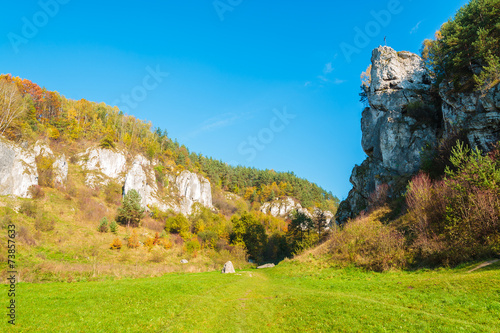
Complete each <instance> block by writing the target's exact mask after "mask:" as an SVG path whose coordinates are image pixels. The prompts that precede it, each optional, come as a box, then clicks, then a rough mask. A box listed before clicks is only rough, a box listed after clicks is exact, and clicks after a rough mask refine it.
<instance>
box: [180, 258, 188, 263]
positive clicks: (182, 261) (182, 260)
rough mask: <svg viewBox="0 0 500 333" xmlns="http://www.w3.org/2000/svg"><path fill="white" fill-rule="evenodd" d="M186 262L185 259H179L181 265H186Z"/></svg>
mask: <svg viewBox="0 0 500 333" xmlns="http://www.w3.org/2000/svg"><path fill="white" fill-rule="evenodd" d="M188 262H189V261H187V259H181V264H187V263H188Z"/></svg>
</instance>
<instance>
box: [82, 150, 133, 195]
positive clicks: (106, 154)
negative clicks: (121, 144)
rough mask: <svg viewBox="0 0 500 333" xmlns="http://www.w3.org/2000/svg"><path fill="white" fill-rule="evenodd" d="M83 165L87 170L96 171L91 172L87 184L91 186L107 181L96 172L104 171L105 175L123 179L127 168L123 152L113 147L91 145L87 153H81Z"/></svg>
mask: <svg viewBox="0 0 500 333" xmlns="http://www.w3.org/2000/svg"><path fill="white" fill-rule="evenodd" d="M78 157H79V158H80V161H78V164H79V165H81V166H82V167H83V168H84V169H85V170H87V171H91V172H94V173H89V174H88V175H87V179H86V180H85V182H86V184H87V185H88V186H90V187H95V186H96V185H98V183H99V182H102V183H104V184H105V183H106V182H107V181H106V179H101V177H98V176H97V175H96V174H95V173H102V174H103V175H104V176H106V177H109V178H113V179H117V180H119V181H121V180H123V173H124V172H125V168H126V162H127V160H126V158H125V154H124V153H123V152H119V151H118V152H117V151H113V150H111V149H104V148H97V147H91V148H88V149H87V150H86V151H85V153H82V154H79V155H78Z"/></svg>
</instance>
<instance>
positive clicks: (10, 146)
mask: <svg viewBox="0 0 500 333" xmlns="http://www.w3.org/2000/svg"><path fill="white" fill-rule="evenodd" d="M33 185H38V171H37V168H36V162H35V154H34V153H32V152H31V151H29V150H28V149H23V148H22V147H20V146H18V145H16V144H14V143H10V142H6V141H3V140H2V139H1V138H0V195H14V196H18V197H22V198H29V197H30V192H29V188H30V187H31V186H33Z"/></svg>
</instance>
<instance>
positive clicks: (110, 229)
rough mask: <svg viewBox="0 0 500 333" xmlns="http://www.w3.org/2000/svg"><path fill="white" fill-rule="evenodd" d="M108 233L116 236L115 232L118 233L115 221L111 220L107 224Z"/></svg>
mask: <svg viewBox="0 0 500 333" xmlns="http://www.w3.org/2000/svg"><path fill="white" fill-rule="evenodd" d="M109 231H111V232H112V233H114V234H116V232H117V231H118V224H117V223H116V221H115V220H112V221H111V222H110V223H109Z"/></svg>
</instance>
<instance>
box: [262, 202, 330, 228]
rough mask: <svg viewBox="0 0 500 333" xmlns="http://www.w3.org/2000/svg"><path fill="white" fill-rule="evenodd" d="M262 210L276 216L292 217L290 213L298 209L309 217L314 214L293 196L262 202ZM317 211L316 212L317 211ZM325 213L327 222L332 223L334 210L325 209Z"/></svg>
mask: <svg viewBox="0 0 500 333" xmlns="http://www.w3.org/2000/svg"><path fill="white" fill-rule="evenodd" d="M260 211H261V212H262V213H264V214H270V215H272V216H275V217H285V218H287V217H290V214H291V213H292V212H293V211H297V212H299V213H303V214H305V215H307V216H309V217H313V216H312V214H311V213H310V212H309V211H308V210H307V209H306V208H304V207H302V205H301V204H300V203H298V202H296V201H295V200H294V199H293V198H291V197H285V198H278V199H274V200H273V201H270V202H265V203H263V204H262V206H261V207H260ZM316 211H320V212H321V210H320V209H318V208H316ZM316 211H315V212H316ZM322 212H323V213H324V214H325V217H326V218H327V223H330V222H331V220H332V218H333V214H332V212H330V211H328V210H325V211H322Z"/></svg>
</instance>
